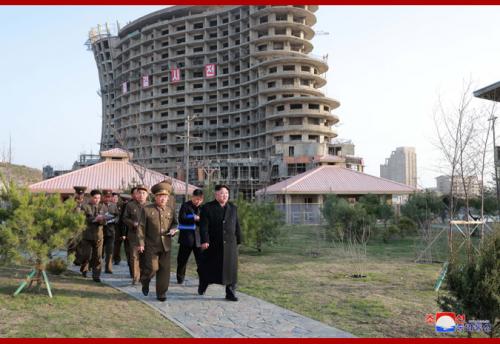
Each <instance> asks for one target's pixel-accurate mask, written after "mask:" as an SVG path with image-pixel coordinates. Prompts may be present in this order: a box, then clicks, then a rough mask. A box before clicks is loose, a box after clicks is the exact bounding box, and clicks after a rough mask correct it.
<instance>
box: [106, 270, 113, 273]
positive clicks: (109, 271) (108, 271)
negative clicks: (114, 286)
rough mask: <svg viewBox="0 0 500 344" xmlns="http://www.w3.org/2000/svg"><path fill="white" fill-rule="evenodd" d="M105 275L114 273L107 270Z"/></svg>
mask: <svg viewBox="0 0 500 344" xmlns="http://www.w3.org/2000/svg"><path fill="white" fill-rule="evenodd" d="M104 273H106V274H113V271H111V270H107V271H104Z"/></svg>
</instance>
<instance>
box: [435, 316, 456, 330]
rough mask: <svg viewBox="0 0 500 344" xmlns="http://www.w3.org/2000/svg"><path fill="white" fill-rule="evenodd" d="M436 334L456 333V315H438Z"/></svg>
mask: <svg viewBox="0 0 500 344" xmlns="http://www.w3.org/2000/svg"><path fill="white" fill-rule="evenodd" d="M435 326H436V332H455V328H456V326H457V322H456V316H455V313H452V312H441V313H436V324H435Z"/></svg>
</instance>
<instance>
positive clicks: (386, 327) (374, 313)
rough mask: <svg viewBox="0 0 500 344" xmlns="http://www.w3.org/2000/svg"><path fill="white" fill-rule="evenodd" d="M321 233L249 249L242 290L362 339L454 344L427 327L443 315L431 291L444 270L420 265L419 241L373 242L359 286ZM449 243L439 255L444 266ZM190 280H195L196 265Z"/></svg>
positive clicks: (292, 232)
mask: <svg viewBox="0 0 500 344" xmlns="http://www.w3.org/2000/svg"><path fill="white" fill-rule="evenodd" d="M317 230H318V229H317V227H292V226H290V227H287V228H286V232H287V233H288V234H287V238H286V239H285V240H283V241H282V243H281V245H279V246H277V247H273V248H268V249H267V250H265V251H264V253H262V254H257V253H256V252H254V251H251V250H249V249H246V248H243V249H242V250H241V254H240V265H239V274H238V275H239V290H241V291H242V292H245V293H248V294H250V295H253V296H256V297H259V298H262V299H264V300H267V301H269V302H272V303H274V304H277V305H280V306H282V307H285V308H288V309H290V310H293V311H295V312H297V313H300V314H303V315H305V316H308V317H311V318H313V319H317V320H319V321H322V322H324V323H326V324H329V325H331V326H334V327H337V328H339V329H342V330H345V331H348V332H351V333H353V334H354V335H356V336H360V337H445V336H446V337H450V335H441V334H437V333H436V332H435V330H434V326H432V325H428V324H426V323H425V315H426V314H427V313H435V312H436V311H438V307H437V304H436V301H435V300H436V296H437V293H436V292H434V291H433V287H434V283H435V281H436V279H437V277H438V275H439V272H440V270H441V267H442V265H441V264H436V263H434V264H417V263H414V259H415V256H416V252H415V247H416V241H415V238H406V239H399V240H395V241H392V242H390V243H387V244H385V243H383V242H382V240H381V239H378V238H377V237H376V236H375V237H373V238H372V239H371V241H370V243H369V245H368V247H367V251H368V254H367V258H368V259H367V261H366V262H365V265H364V267H365V271H366V273H367V277H366V278H361V279H354V278H351V277H349V276H350V275H351V274H352V271H353V269H352V261H351V260H350V259H349V258H348V257H346V256H345V253H344V252H343V251H342V250H339V249H338V248H337V249H335V248H332V247H331V245H328V244H326V243H325V242H324V241H322V240H319V241H318V240H317V238H318V237H319V238H320V239H321V235H319V236H318V235H317V233H315V232H316V231H317ZM443 240H444V241H443V242H444V244H445V243H446V237H443ZM443 242H441V243H438V244H437V245H436V247H435V249H434V250H435V251H436V252H435V255H434V256H435V257H436V258H437V259H441V260H442V259H444V258H445V255H443V254H442V253H443V252H446V250H444V249H443V247H442V245H443ZM440 252H441V253H440ZM188 273H189V274H190V275H191V276H195V269H194V259H193V258H191V260H190V267H189V270H188Z"/></svg>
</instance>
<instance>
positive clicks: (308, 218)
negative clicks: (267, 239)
mask: <svg viewBox="0 0 500 344" xmlns="http://www.w3.org/2000/svg"><path fill="white" fill-rule="evenodd" d="M276 209H278V210H279V211H281V212H282V213H283V217H284V220H285V222H286V223H287V224H290V225H321V224H323V223H324V220H323V216H322V215H321V204H319V203H293V204H276Z"/></svg>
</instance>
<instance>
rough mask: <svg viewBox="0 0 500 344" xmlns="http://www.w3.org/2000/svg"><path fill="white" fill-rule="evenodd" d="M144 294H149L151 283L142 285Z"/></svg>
mask: <svg viewBox="0 0 500 344" xmlns="http://www.w3.org/2000/svg"><path fill="white" fill-rule="evenodd" d="M142 294H143V295H144V296H148V294H149V285H143V286H142Z"/></svg>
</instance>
